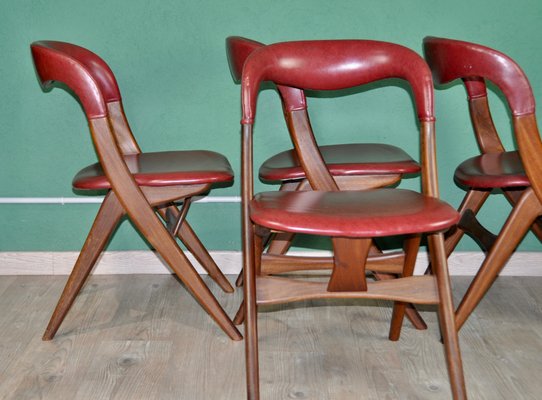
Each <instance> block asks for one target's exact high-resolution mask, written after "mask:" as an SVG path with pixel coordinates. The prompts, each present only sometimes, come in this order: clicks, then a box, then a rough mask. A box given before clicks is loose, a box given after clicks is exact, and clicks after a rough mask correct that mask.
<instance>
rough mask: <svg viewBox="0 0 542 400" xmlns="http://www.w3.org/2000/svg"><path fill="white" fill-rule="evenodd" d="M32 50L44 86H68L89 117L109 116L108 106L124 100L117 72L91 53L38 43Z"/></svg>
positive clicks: (85, 50) (33, 45) (49, 42)
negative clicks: (61, 83)
mask: <svg viewBox="0 0 542 400" xmlns="http://www.w3.org/2000/svg"><path fill="white" fill-rule="evenodd" d="M30 47H31V50H32V57H33V59H34V65H35V66H36V71H37V73H38V76H39V78H40V81H41V83H42V85H43V86H44V87H47V86H49V85H50V84H51V83H52V82H53V81H59V82H63V83H65V84H66V85H68V86H69V87H70V88H71V89H72V90H73V91H74V92H75V94H76V95H77V97H79V99H80V100H81V103H83V108H84V110H85V113H86V115H87V118H89V119H93V118H101V117H105V116H106V115H107V107H106V103H109V102H113V101H120V100H121V96H120V91H119V88H118V85H117V81H116V79H115V76H114V75H113V72H112V71H111V69H110V68H109V66H108V65H107V64H106V63H105V62H104V61H103V60H102V59H101V58H100V57H98V56H97V55H96V54H94V53H92V52H91V51H89V50H87V49H84V48H82V47H79V46H76V45H73V44H70V43H64V42H55V41H40V42H34V43H32V45H31V46H30Z"/></svg>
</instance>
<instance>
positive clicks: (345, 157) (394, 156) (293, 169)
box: [260, 143, 420, 181]
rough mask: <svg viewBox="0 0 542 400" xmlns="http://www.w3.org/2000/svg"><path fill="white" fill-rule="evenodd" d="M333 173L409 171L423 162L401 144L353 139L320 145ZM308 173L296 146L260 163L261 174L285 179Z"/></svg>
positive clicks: (269, 178) (279, 179)
mask: <svg viewBox="0 0 542 400" xmlns="http://www.w3.org/2000/svg"><path fill="white" fill-rule="evenodd" d="M320 152H321V153H322V156H323V157H324V160H325V162H326V165H327V167H328V168H329V172H331V174H332V175H340V176H344V175H373V174H390V173H394V174H409V173H417V172H419V171H420V165H419V164H418V163H417V162H416V161H414V160H413V159H412V158H410V156H409V155H408V154H407V153H406V152H404V151H403V150H401V149H400V148H398V147H395V146H391V145H387V144H381V143H353V144H338V145H331V146H320ZM304 177H305V171H304V170H303V168H302V167H301V166H300V164H299V159H298V157H297V155H296V152H295V151H294V150H287V151H283V152H282V153H279V154H277V155H275V156H273V157H271V158H269V159H268V160H266V161H265V162H264V163H263V164H262V166H261V167H260V178H261V179H263V180H265V181H282V180H290V179H300V178H304Z"/></svg>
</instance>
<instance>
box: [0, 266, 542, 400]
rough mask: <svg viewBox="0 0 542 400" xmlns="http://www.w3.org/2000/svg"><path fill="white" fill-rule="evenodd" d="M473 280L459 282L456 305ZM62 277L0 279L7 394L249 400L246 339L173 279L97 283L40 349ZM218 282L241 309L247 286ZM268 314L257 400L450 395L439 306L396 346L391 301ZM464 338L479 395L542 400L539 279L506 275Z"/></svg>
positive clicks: (0, 341)
mask: <svg viewBox="0 0 542 400" xmlns="http://www.w3.org/2000/svg"><path fill="white" fill-rule="evenodd" d="M232 279H233V277H232ZM469 279H470V278H467V277H454V278H453V283H454V293H455V294H456V301H457V298H458V296H459V295H460V294H462V293H463V291H464V290H465V288H466V285H467V283H468V281H469ZM65 280H66V277H62V276H57V277H51V276H41V277H39V276H31V277H30V276H13V277H12V276H0V399H16V400H22V399H52V400H63V399H69V400H72V399H92V400H99V399H129V400H137V399H161V400H162V399H163V400H166V399H187V400H188V399H189V400H197V399H213V400H220V399H233V400H237V399H244V398H245V381H244V344H243V342H231V341H230V340H229V339H228V338H227V337H226V335H225V334H224V333H222V332H221V331H220V330H219V329H218V328H217V326H216V325H215V324H214V323H213V322H212V321H211V319H210V318H209V317H208V316H207V315H206V314H205V313H204V312H203V311H202V309H201V308H199V307H198V306H197V304H196V302H195V301H194V300H193V298H192V297H191V296H190V295H189V294H188V293H187V291H186V290H185V289H184V288H183V287H182V286H181V285H180V283H179V282H178V281H177V280H176V279H175V278H173V277H172V276H169V275H105V276H104V275H101V276H93V277H91V278H90V281H89V282H88V284H87V285H86V286H85V288H84V290H83V292H82V294H81V295H80V296H79V298H78V299H77V301H76V303H75V305H74V307H73V309H72V310H71V312H70V313H69V314H68V316H67V318H66V320H65V321H64V324H63V325H62V326H61V327H60V330H59V332H58V334H57V336H56V338H55V340H53V341H51V342H42V341H41V335H42V333H43V330H44V329H45V326H46V324H47V321H48V319H49V316H50V313H51V312H52V309H53V307H54V305H55V303H56V301H57V298H58V296H59V294H60V292H61V290H62V287H63V285H64V283H65ZM210 285H211V287H212V290H213V292H214V293H215V294H217V296H218V297H219V300H220V301H221V303H222V304H223V305H224V307H225V308H226V310H227V311H228V313H230V315H232V314H234V312H235V310H236V307H237V305H238V304H239V302H240V299H241V293H240V291H237V293H236V294H234V295H226V294H223V293H221V292H220V291H219V290H218V289H217V287H216V285H213V284H210ZM309 305H310V307H305V306H309ZM262 311H263V312H261V313H260V314H259V328H260V342H259V343H260V374H261V390H262V399H269V400H271V399H280V400H284V399H318V400H320V399H321V400H324V399H326V400H327V399H330V400H331V399H337V400H350V399H368V400H370V399H379V400H380V399H415V400H418V399H435V400H436V399H450V398H451V396H450V390H449V385H448V378H447V374H446V368H445V365H444V356H443V349H442V345H441V344H440V342H439V338H440V335H439V331H438V326H437V320H436V314H435V312H434V310H433V309H432V308H428V307H426V308H424V309H423V312H422V314H423V316H424V318H426V321H427V323H428V325H429V329H428V330H426V331H415V330H413V329H412V328H411V326H410V324H409V323H408V322H405V327H404V329H403V333H402V337H401V340H400V341H399V342H395V343H393V342H390V341H388V339H387V333H388V322H389V320H390V315H391V309H390V307H389V303H387V302H375V301H313V302H310V303H309V302H307V303H300V304H295V305H287V306H280V307H271V308H265V309H263V310H262ZM460 341H461V346H462V351H463V362H464V368H465V374H466V379H467V388H468V392H469V398H470V399H471V400H480V399H487V400H498V399H508V400H509V399H513V400H523V399H541V398H542V278H528V277H515V278H512V277H502V278H499V279H498V280H497V282H496V284H495V285H494V287H493V288H492V290H491V291H490V293H489V295H488V296H487V297H486V298H485V300H484V301H483V304H482V305H481V306H480V307H479V308H478V309H477V310H476V311H475V314H474V315H473V317H472V318H471V319H470V320H469V321H468V322H467V324H466V325H465V327H464V328H463V330H462V331H461V334H460Z"/></svg>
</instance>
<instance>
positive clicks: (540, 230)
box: [503, 189, 542, 242]
mask: <svg viewBox="0 0 542 400" xmlns="http://www.w3.org/2000/svg"><path fill="white" fill-rule="evenodd" d="M525 190H527V189H525ZM525 190H508V189H503V193H504V195H505V196H506V198H507V199H508V201H509V202H510V204H512V207H515V206H516V204H517V202H518V201H519V199H520V198H521V196H522V195H523V192H524V191H525ZM531 231H532V232H533V233H534V235H535V236H536V237H537V238H538V240H540V241H541V242H542V219H541V218H540V217H539V218H537V219H536V220H535V222H534V223H533V225H532V226H531Z"/></svg>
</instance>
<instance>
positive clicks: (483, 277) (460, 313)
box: [456, 189, 542, 329]
mask: <svg viewBox="0 0 542 400" xmlns="http://www.w3.org/2000/svg"><path fill="white" fill-rule="evenodd" d="M541 211H542V206H541V204H540V202H539V200H538V198H537V197H536V195H535V193H534V192H533V190H532V189H527V190H526V191H525V192H524V195H523V196H522V198H521V199H520V200H519V201H518V203H517V205H516V207H514V209H513V210H512V213H511V214H510V215H509V217H508V219H507V220H506V223H505V224H504V226H503V228H502V230H501V232H500V233H499V236H498V237H497V241H496V242H495V244H494V245H493V247H492V248H491V250H490V251H489V253H488V254H487V256H486V258H485V260H484V262H483V263H482V266H481V267H480V269H479V270H478V272H477V273H476V276H475V277H474V279H473V281H472V282H471V284H470V286H469V288H468V289H467V292H466V294H465V296H464V297H463V299H462V300H461V303H460V304H459V307H458V309H457V311H456V324H457V329H461V327H462V326H463V324H464V323H465V321H466V320H467V318H468V317H469V315H470V314H471V313H472V311H473V310H474V309H475V308H476V306H477V305H478V304H479V303H480V301H481V300H482V298H483V297H484V295H485V294H486V292H487V291H488V290H489V288H490V287H491V285H492V284H493V282H494V281H495V279H496V278H497V275H498V274H499V272H500V271H501V270H502V269H503V267H504V265H505V264H506V261H508V259H509V258H510V256H511V255H512V253H513V252H514V250H515V249H516V247H517V245H518V244H519V242H520V241H521V240H522V239H523V237H524V236H525V234H526V233H527V231H528V230H529V229H530V227H531V225H532V224H533V223H534V221H535V220H536V218H537V217H538V216H539V215H540V213H541Z"/></svg>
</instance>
